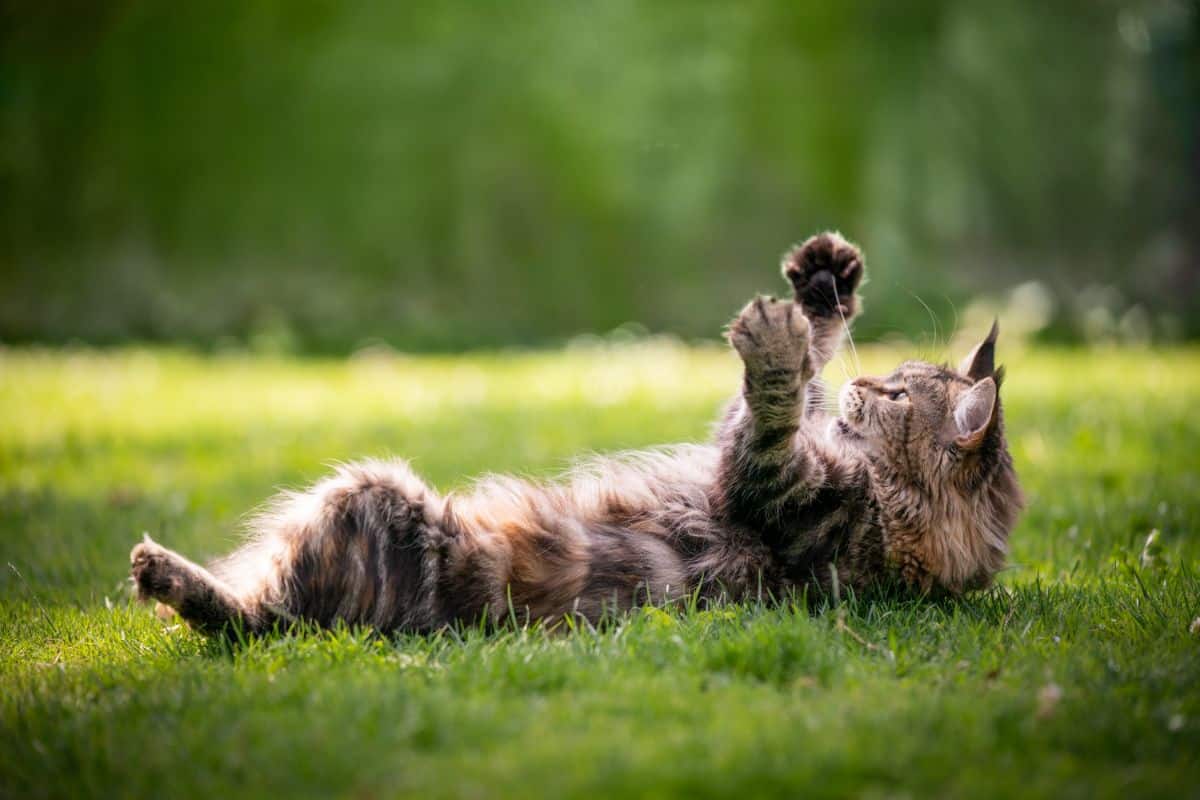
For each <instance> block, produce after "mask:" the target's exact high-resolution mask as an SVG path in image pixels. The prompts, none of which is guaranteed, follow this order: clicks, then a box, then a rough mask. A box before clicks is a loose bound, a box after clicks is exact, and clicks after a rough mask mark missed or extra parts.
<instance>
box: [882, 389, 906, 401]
mask: <svg viewBox="0 0 1200 800" xmlns="http://www.w3.org/2000/svg"><path fill="white" fill-rule="evenodd" d="M887 396H888V399H889V400H904V399H907V397H908V392H906V391H904V390H903V389H897V390H896V391H894V392H888V393H887Z"/></svg>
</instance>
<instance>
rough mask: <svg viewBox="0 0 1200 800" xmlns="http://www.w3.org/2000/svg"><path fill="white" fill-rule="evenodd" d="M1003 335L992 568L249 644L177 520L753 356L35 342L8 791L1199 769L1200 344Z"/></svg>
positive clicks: (918, 779)
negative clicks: (501, 623) (1148, 557)
mask: <svg viewBox="0 0 1200 800" xmlns="http://www.w3.org/2000/svg"><path fill="white" fill-rule="evenodd" d="M896 357H897V354H896V353H894V352H889V351H884V350H874V351H870V352H865V353H863V358H864V362H865V363H866V366H867V367H868V368H878V367H883V366H885V365H889V363H890V362H892V361H894V360H895V359H896ZM1004 360H1005V361H1006V362H1007V364H1008V366H1009V375H1010V378H1009V381H1008V383H1007V385H1006V386H1005V390H1004V395H1005V402H1006V410H1007V414H1008V422H1009V427H1010V431H1011V439H1012V444H1013V451H1014V456H1015V458H1016V460H1017V464H1018V469H1019V471H1020V473H1021V476H1022V478H1023V481H1024V483H1025V486H1026V488H1027V490H1028V494H1029V499H1030V508H1029V510H1028V512H1027V513H1026V514H1025V516H1024V518H1023V520H1022V522H1021V524H1020V526H1019V528H1018V529H1017V531H1016V532H1015V534H1014V537H1013V542H1012V562H1013V564H1014V566H1013V568H1012V569H1011V570H1009V571H1007V572H1006V573H1005V574H1004V575H1003V577H1002V581H1001V584H1002V585H1001V587H1000V588H998V589H996V590H994V591H992V592H989V593H986V594H982V595H976V596H973V597H971V598H969V599H966V600H963V601H960V602H947V603H942V604H930V603H915V602H900V601H888V602H881V603H877V604H867V603H858V602H855V601H854V599H853V598H851V599H849V600H848V601H846V602H844V603H843V604H842V605H841V606H840V607H832V608H831V607H822V608H820V609H819V610H818V611H817V612H816V613H809V612H807V611H803V610H799V609H796V608H792V607H783V608H768V607H761V606H757V605H747V606H728V607H723V608H719V609H715V610H708V611H696V610H692V611H678V612H676V611H671V612H666V611H663V610H659V609H650V610H647V611H643V612H639V613H635V614H633V615H632V616H630V617H628V618H626V619H624V620H622V621H620V622H618V623H615V624H612V625H608V626H602V627H601V629H600V630H598V631H597V630H592V629H583V630H576V631H574V632H572V633H568V634H548V633H546V632H544V631H541V630H537V629H524V630H515V629H514V630H503V631H499V632H491V633H484V632H480V631H474V630H472V631H465V632H447V633H443V634H439V635H436V636H433V637H429V638H416V637H398V638H394V639H385V638H381V637H377V636H372V635H369V634H368V633H365V632H362V631H347V630H341V631H335V632H331V633H318V632H313V633H307V634H297V635H291V636H286V637H279V638H274V639H269V640H264V641H259V642H255V643H253V644H251V645H249V646H247V647H243V648H232V649H230V648H227V647H224V646H222V645H220V644H216V643H212V642H209V641H206V640H203V639H201V638H200V637H198V636H196V635H195V634H193V633H191V632H190V631H188V630H187V629H186V628H182V627H179V626H175V625H168V624H165V623H163V622H160V621H159V620H157V619H155V618H154V617H153V616H152V615H151V614H150V612H149V611H148V610H147V609H145V608H144V607H141V606H137V605H134V604H132V602H131V600H130V596H129V591H128V588H127V585H126V583H125V572H126V565H127V554H128V551H129V548H130V546H131V545H132V544H133V543H134V542H135V541H136V540H137V539H138V538H139V537H140V536H141V533H142V532H143V531H149V532H151V533H152V534H153V535H154V536H155V537H156V538H157V539H158V540H160V541H162V542H164V543H166V544H167V545H169V546H173V547H177V548H179V549H181V550H183V551H184V552H186V553H188V554H191V555H194V556H197V557H207V556H212V555H216V554H219V553H221V552H223V551H225V550H227V549H229V547H230V546H231V544H232V542H233V541H234V540H235V535H236V530H237V526H238V524H239V521H240V519H241V517H242V515H243V514H244V513H245V512H246V511H248V510H249V509H251V508H252V507H253V506H255V505H256V504H258V503H260V502H261V501H262V500H264V499H265V498H266V497H267V496H268V495H269V494H270V492H271V491H272V489H273V488H274V487H277V486H280V485H297V484H303V483H304V482H306V481H309V480H311V479H314V478H316V477H318V476H320V475H321V474H323V473H324V471H325V470H326V464H327V463H328V462H330V461H332V460H337V459H349V458H353V457H358V456H366V455H381V454H403V455H406V456H408V457H410V458H412V459H413V460H414V461H415V463H416V466H417V468H418V469H419V470H420V471H421V472H422V473H423V474H424V475H426V476H428V477H429V479H430V480H431V481H432V482H433V483H434V484H435V485H437V486H439V487H440V488H443V489H449V488H453V487H456V486H461V485H463V484H464V483H465V482H466V481H467V480H468V479H469V477H470V476H472V475H477V474H479V473H482V472H486V471H519V472H524V473H530V474H550V473H553V472H554V471H556V470H558V469H560V468H561V467H562V466H563V465H564V464H565V463H566V462H567V460H568V459H570V458H572V457H574V456H577V455H579V454H580V453H581V452H586V451H589V450H612V449H619V448H629V447H638V446H643V445H647V444H652V443H660V442H670V441H677V440H684V439H697V438H702V437H704V436H705V435H706V432H707V430H708V425H709V421H710V420H711V419H712V417H713V415H714V413H715V412H716V410H717V408H718V407H719V405H720V403H721V402H722V400H723V398H724V397H725V396H726V394H727V393H728V391H729V390H730V389H731V388H732V387H734V386H735V385H736V383H737V365H736V363H735V361H734V359H733V357H732V356H730V355H728V354H726V353H724V352H722V351H718V350H686V349H679V348H675V347H671V346H667V345H656V344H648V345H640V346H635V347H629V348H624V349H617V350H613V351H605V350H582V351H576V352H568V353H565V354H533V355H511V356H501V355H496V356H473V357H465V358H454V359H450V358H446V359H441V358H411V359H410V358H393V357H385V356H368V357H362V358H358V359H355V360H351V361H346V362H342V361H311V360H310V361H305V360H285V359H281V360H269V359H258V358H250V357H241V356H228V357H216V358H197V357H193V356H190V355H187V354H183V353H178V352H170V351H132V350H126V351H116V352H107V353H94V352H88V351H79V352H75V351H47V352H42V351H24V350H15V351H7V352H3V353H0V556H2V557H0V568H2V572H0V796H5V797H26V796H60V797H61V796H72V797H74V796H106V797H107V796H113V795H117V794H123V795H130V796H151V795H153V796H170V797H175V796H196V797H221V798H229V797H234V796H262V795H264V794H267V793H273V794H274V795H275V796H278V797H285V796H287V797H290V796H293V795H314V796H315V795H327V794H338V795H345V796H354V797H374V796H382V795H392V794H414V795H422V796H437V797H444V796H453V797H464V796H465V797H475V796H496V795H499V796H513V797H525V796H530V795H548V796H562V795H574V796H593V795H597V794H607V795H618V794H619V795H636V796H650V797H661V796H668V795H687V796H723V795H731V794H738V795H746V796H759V795H783V796H792V797H795V796H805V797H811V796H830V797H839V796H844V795H846V794H856V795H867V796H884V795H886V796H894V795H908V796H929V795H943V796H945V795H952V796H979V795H982V796H989V795H991V796H1011V795H1018V794H1020V795H1023V796H1024V795H1032V796H1038V795H1040V796H1049V795H1052V796H1055V797H1060V798H1061V797H1091V796H1096V795H1099V796H1111V797H1125V796H1128V795H1140V796H1184V795H1192V796H1195V795H1196V793H1197V791H1200V789H1198V787H1200V763H1198V759H1197V753H1200V637H1197V636H1194V635H1192V634H1190V633H1189V630H1188V628H1189V625H1190V624H1191V622H1192V620H1193V619H1194V618H1196V617H1197V616H1200V577H1198V576H1200V541H1198V537H1197V527H1198V526H1200V416H1198V415H1197V414H1196V410H1195V401H1196V398H1197V397H1200V352H1197V351H1196V350H1170V351H1155V352H1134V351H1127V350H1111V351H1107V350H1099V351H1091V352H1084V351H1047V350H1034V351H1027V352H1009V353H1008V354H1007V355H1006V357H1005V358H1004ZM835 373H836V371H835ZM833 377H835V378H836V377H838V375H837V374H835V375H834V376H833ZM1152 529H1158V530H1159V531H1160V534H1161V542H1162V548H1161V551H1160V552H1159V553H1158V554H1157V556H1156V558H1155V559H1154V561H1153V563H1149V564H1145V565H1143V564H1142V563H1141V558H1140V556H1141V552H1142V547H1143V543H1144V541H1145V539H1146V536H1147V534H1148V533H1149V532H1150V530H1152Z"/></svg>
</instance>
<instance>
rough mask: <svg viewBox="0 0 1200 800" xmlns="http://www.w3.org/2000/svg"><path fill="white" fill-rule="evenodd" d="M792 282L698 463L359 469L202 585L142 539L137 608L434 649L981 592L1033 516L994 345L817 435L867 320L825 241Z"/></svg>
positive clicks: (315, 495)
mask: <svg viewBox="0 0 1200 800" xmlns="http://www.w3.org/2000/svg"><path fill="white" fill-rule="evenodd" d="M783 272H784V275H785V277H786V278H787V279H788V281H789V282H790V283H791V285H792V290H793V295H794V297H793V299H791V300H778V299H774V298H767V297H758V298H756V299H755V300H753V301H751V302H750V303H749V304H748V305H747V306H746V307H745V308H744V309H742V311H741V313H740V314H739V315H738V316H737V318H736V319H734V321H733V322H732V323H731V324H730V326H729V329H728V333H727V337H728V340H729V342H730V344H731V345H732V346H733V349H734V350H736V352H737V354H738V355H739V356H740V357H741V360H742V362H743V366H744V372H743V381H742V386H741V391H740V393H739V394H738V396H737V397H736V398H735V399H734V400H733V402H732V403H731V404H730V406H729V407H728V409H727V411H726V413H725V414H724V416H723V418H722V419H721V420H720V422H719V423H718V429H717V433H716V436H715V441H714V442H713V443H711V444H706V445H681V446H676V447H673V448H669V449H659V450H652V451H648V452H640V453H633V454H627V455H624V456H619V457H613V458H603V459H597V460H594V461H592V462H591V463H588V464H585V465H584V466H582V467H580V468H578V469H577V470H576V471H575V472H574V473H573V474H571V475H570V476H568V477H567V478H566V479H564V480H563V481H560V482H557V483H548V484H542V483H533V482H528V481H523V480H517V479H511V478H492V479H488V480H486V481H483V482H482V483H480V484H478V485H477V486H476V487H475V488H474V489H473V490H471V491H469V492H466V493H464V494H452V495H448V496H442V495H439V494H438V493H436V492H435V491H433V490H432V489H430V488H429V487H428V486H427V485H426V484H425V483H423V482H422V481H421V479H420V478H418V477H417V476H416V475H415V474H414V473H413V472H412V470H410V469H409V467H408V465H407V464H406V463H405V462H403V461H399V460H396V461H364V462H359V463H355V464H350V465H347V466H343V467H341V468H339V469H338V470H337V471H336V473H335V474H334V475H332V476H331V477H328V478H326V479H324V480H322V481H320V482H319V483H317V484H316V485H315V486H313V487H312V488H310V489H309V490H308V491H305V492H284V493H283V494H282V495H280V496H279V497H278V498H277V499H276V500H275V501H274V502H273V503H272V504H271V505H270V506H269V507H268V508H267V510H266V511H265V512H263V513H261V514H260V515H259V516H257V517H256V518H255V519H254V520H253V522H252V523H251V526H250V528H251V536H250V537H249V539H248V541H247V542H246V544H244V545H243V546H242V547H241V548H240V549H238V550H237V551H236V552H234V553H233V554H232V555H230V556H228V557H226V558H224V559H222V560H220V561H218V562H216V563H215V564H213V565H212V566H211V567H210V568H208V569H206V568H204V567H201V566H199V565H198V564H195V563H193V562H191V561H189V560H188V559H186V558H185V557H183V556H181V555H179V554H178V553H175V552H173V551H171V550H168V549H166V548H164V547H162V546H160V545H159V544H157V543H155V542H154V541H152V540H151V539H150V538H149V537H148V536H147V537H146V538H145V540H144V541H143V542H142V543H140V544H138V545H137V546H136V547H135V548H134V549H133V551H132V553H131V561H132V577H133V582H134V585H135V587H136V592H137V593H138V595H139V596H140V597H142V598H145V599H151V598H152V599H154V600H157V601H159V602H160V603H161V604H163V605H165V606H166V607H169V608H170V609H173V610H174V611H175V612H177V613H178V614H179V616H180V617H182V618H183V619H184V620H186V621H187V622H188V623H190V624H191V625H192V626H193V627H194V628H196V629H198V630H200V631H203V632H207V633H213V634H215V633H220V632H222V631H226V632H228V631H230V630H241V631H245V632H247V633H249V634H258V633H262V632H266V631H268V630H271V629H273V628H276V627H281V626H286V625H287V624H288V623H290V622H292V621H295V620H302V621H306V622H308V623H313V624H316V625H319V626H330V625H334V624H337V623H339V622H344V623H346V624H350V625H364V626H370V627H372V628H375V629H377V630H379V631H383V632H391V631H411V632H427V631H432V630H435V629H438V628H440V627H443V626H447V625H453V624H455V623H459V622H462V623H474V622H477V621H480V620H481V619H485V620H489V621H491V622H495V623H503V622H504V621H505V620H509V619H512V618H514V617H515V618H519V619H520V620H522V621H539V620H540V621H543V622H544V623H546V624H548V625H553V624H555V623H557V622H560V621H562V620H563V619H564V618H565V617H567V616H568V615H580V616H582V617H584V618H587V619H588V620H597V619H599V618H601V617H603V616H604V615H606V614H608V613H613V612H619V611H622V610H625V609H629V608H631V607H633V606H637V605H642V604H667V603H674V602H678V601H681V600H683V599H685V598H698V599H699V600H700V601H703V602H712V601H715V600H722V599H728V600H734V601H736V600H741V599H746V598H752V597H772V598H782V597H785V596H787V595H788V594H789V592H791V591H793V590H796V591H800V592H805V591H807V592H809V593H811V594H814V595H820V594H821V593H828V592H838V591H854V592H863V593H868V592H870V591H871V590H872V589H874V588H876V587H880V586H892V587H899V589H900V590H901V591H906V592H912V593H914V594H923V595H929V594H935V595H959V594H962V593H963V592H966V591H969V590H973V589H979V588H983V587H986V586H988V585H989V584H990V583H991V581H992V579H993V576H994V575H995V574H996V572H997V571H998V570H1000V569H1001V568H1002V567H1003V566H1004V563H1005V553H1006V549H1007V540H1008V536H1009V532H1010V531H1011V530H1012V528H1013V525H1014V524H1015V522H1016V519H1017V516H1018V513H1019V511H1020V510H1021V508H1022V506H1023V499H1022V494H1021V489H1020V486H1019V484H1018V482H1017V477H1016V474H1015V471H1014V469H1013V463H1012V459H1011V457H1010V455H1009V452H1008V448H1007V445H1006V442H1005V436H1004V424H1003V419H1002V414H1001V406H1000V399H999V389H1000V384H1001V378H1002V370H999V369H996V367H995V345H996V337H997V327H996V325H995V324H993V326H992V329H991V332H990V333H989V334H988V336H987V338H985V339H984V340H983V341H982V343H980V344H979V345H978V346H977V347H976V348H975V349H974V351H973V352H972V353H971V354H970V355H969V356H968V357H967V358H966V360H965V361H964V362H963V364H962V366H961V367H960V368H959V369H958V370H953V369H950V368H949V367H946V366H935V365H933V364H928V363H923V362H918V361H908V362H905V363H903V364H901V365H900V366H899V367H897V368H896V369H895V370H894V371H893V372H892V373H891V374H889V375H886V376H883V377H859V378H856V379H854V380H851V381H850V382H849V383H847V384H846V386H845V387H844V388H843V389H842V391H841V394H840V396H839V400H838V402H839V405H840V416H837V417H830V416H829V415H828V414H827V413H826V411H825V409H824V405H825V403H824V386H823V384H822V383H821V381H820V379H819V378H818V377H817V375H818V374H819V373H820V371H821V369H822V368H823V367H824V366H825V364H826V363H827V362H829V360H830V359H831V358H833V356H834V355H835V353H836V351H837V349H838V347H839V346H840V344H841V342H842V339H843V336H844V334H845V333H847V332H848V323H849V322H850V321H851V320H853V319H854V318H855V316H857V314H858V312H859V300H858V295H857V288H858V286H859V283H860V281H861V279H862V277H863V274H864V262H863V258H862V255H861V253H860V252H859V250H858V248H857V247H856V246H854V245H853V244H851V243H850V242H848V241H846V240H845V239H844V238H842V236H841V235H839V234H837V233H823V234H819V235H816V236H813V237H811V238H809V239H808V240H807V241H805V242H804V243H803V244H802V245H799V246H797V247H794V248H793V249H792V250H790V251H789V252H788V253H786V254H785V256H784V259H783Z"/></svg>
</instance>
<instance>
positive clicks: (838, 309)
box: [783, 233, 863, 319]
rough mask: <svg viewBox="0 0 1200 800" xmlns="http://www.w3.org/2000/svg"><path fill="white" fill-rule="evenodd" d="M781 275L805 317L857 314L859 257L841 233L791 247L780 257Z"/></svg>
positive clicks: (860, 255) (855, 249) (809, 240)
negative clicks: (786, 280) (789, 285)
mask: <svg viewBox="0 0 1200 800" xmlns="http://www.w3.org/2000/svg"><path fill="white" fill-rule="evenodd" d="M783 275H784V277H785V278H787V279H788V281H789V282H791V284H792V289H794V290H795V293H796V302H797V303H799V304H800V306H801V308H803V309H804V313H805V314H807V315H809V316H811V317H836V316H838V315H841V316H844V317H845V318H846V319H849V318H850V317H852V316H854V315H855V314H857V313H858V297H857V296H856V295H855V290H856V289H857V288H858V284H859V283H860V282H861V281H862V277H863V259H862V254H861V253H859V251H858V248H857V247H855V246H854V245H853V244H851V243H850V242H847V241H846V240H845V239H843V238H842V236H841V234H838V233H820V234H817V235H816V236H811V237H809V238H808V240H807V241H805V242H804V243H803V244H801V245H797V246H796V247H793V248H792V249H791V250H789V251H788V252H787V253H786V254H785V255H784V257H783Z"/></svg>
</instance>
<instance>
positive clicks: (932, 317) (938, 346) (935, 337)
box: [905, 289, 942, 350]
mask: <svg viewBox="0 0 1200 800" xmlns="http://www.w3.org/2000/svg"><path fill="white" fill-rule="evenodd" d="M905 291H907V292H908V293H909V294H911V295H912V296H913V298H914V299H915V300H916V301H917V302H918V303H920V304H921V305H923V306H925V311H926V312H927V313H928V314H929V320H930V322H932V323H933V348H934V350H940V349H941V348H942V344H941V343H940V342H939V341H938V339H939V336H938V321H937V316H936V315H935V314H934V313H933V309H932V308H930V307H929V304H928V303H926V302H925V301H924V300H922V299H921V298H920V296H919V295H918V294H917V293H916V292H914V291H911V290H908V289H906V290H905Z"/></svg>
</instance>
